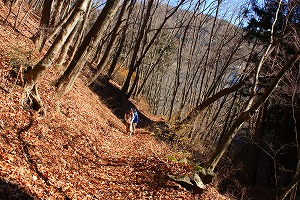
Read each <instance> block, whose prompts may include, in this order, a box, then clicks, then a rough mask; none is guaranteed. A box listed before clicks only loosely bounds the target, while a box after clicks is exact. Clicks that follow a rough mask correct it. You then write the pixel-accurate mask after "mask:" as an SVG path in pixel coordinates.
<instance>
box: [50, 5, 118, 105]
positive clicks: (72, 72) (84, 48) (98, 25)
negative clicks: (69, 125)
mask: <svg viewBox="0 0 300 200" xmlns="http://www.w3.org/2000/svg"><path fill="white" fill-rule="evenodd" d="M120 3H121V0H116V1H113V0H108V1H107V2H106V4H105V7H104V8H103V10H102V12H101V13H100V15H99V17H98V18H97V20H96V22H95V24H94V25H93V27H92V28H91V30H90V31H89V32H88V34H87V35H86V36H85V38H84V39H83V42H82V44H81V45H80V47H79V48H78V50H77V52H76V54H75V56H74V58H73V59H72V61H71V63H70V64H69V66H68V68H67V69H66V71H65V72H64V74H63V75H62V76H61V77H60V78H59V79H58V81H57V84H56V86H57V97H58V99H59V98H61V97H62V96H63V95H64V94H66V93H67V92H68V91H69V90H70V89H71V87H72V86H73V84H74V82H75V80H76V78H77V77H78V76H79V73H80V72H81V70H82V68H83V67H84V64H85V62H86V60H87V59H88V55H89V53H90V52H91V51H92V50H93V48H94V47H95V46H96V44H98V43H99V41H100V40H101V38H102V36H103V34H102V33H103V31H104V30H105V29H106V27H107V25H108V23H109V21H110V20H111V19H112V17H113V16H114V15H115V13H116V11H117V9H118V5H119V4H120Z"/></svg>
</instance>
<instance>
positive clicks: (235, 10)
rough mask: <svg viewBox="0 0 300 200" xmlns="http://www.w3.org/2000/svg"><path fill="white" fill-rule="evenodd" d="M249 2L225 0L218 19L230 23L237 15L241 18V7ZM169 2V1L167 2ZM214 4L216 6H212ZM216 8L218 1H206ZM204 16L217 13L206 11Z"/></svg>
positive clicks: (260, 3) (172, 1)
mask: <svg viewBox="0 0 300 200" xmlns="http://www.w3.org/2000/svg"><path fill="white" fill-rule="evenodd" d="M178 1H180V0H170V4H171V5H174V6H175V5H176V4H177V3H178ZM248 1H249V0H223V1H222V4H221V9H220V10H219V15H218V18H222V19H224V20H226V21H230V18H231V16H232V15H235V16H236V18H238V17H239V12H240V10H241V6H242V5H245V3H246V2H248ZM166 2H167V1H166ZM195 2H196V1H195ZM257 2H258V4H259V5H263V2H264V0H257ZM212 3H214V4H212ZM209 5H210V6H216V5H217V1H216V0H206V6H209ZM204 14H210V15H213V16H214V15H215V12H212V11H211V10H209V9H208V10H207V11H204ZM231 23H233V24H238V23H239V22H238V21H235V20H233V21H232V20H231Z"/></svg>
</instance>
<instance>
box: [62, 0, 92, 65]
mask: <svg viewBox="0 0 300 200" xmlns="http://www.w3.org/2000/svg"><path fill="white" fill-rule="evenodd" d="M92 3H93V1H92V0H90V3H89V5H88V9H87V12H86V13H85V15H84V18H83V23H82V25H81V28H80V30H79V31H78V36H77V40H76V41H75V44H74V46H73V48H72V51H71V54H70V56H69V58H68V60H67V62H66V64H65V66H69V65H70V63H71V61H72V60H73V58H74V56H75V53H76V51H77V49H78V47H79V45H80V42H81V41H82V37H83V33H84V30H85V28H86V26H87V22H88V19H89V15H90V12H91V7H92Z"/></svg>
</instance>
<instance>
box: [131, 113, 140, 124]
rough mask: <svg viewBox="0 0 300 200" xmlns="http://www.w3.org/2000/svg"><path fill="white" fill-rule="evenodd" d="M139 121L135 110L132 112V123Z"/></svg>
mask: <svg viewBox="0 0 300 200" xmlns="http://www.w3.org/2000/svg"><path fill="white" fill-rule="evenodd" d="M138 122H139V115H138V112H137V111H135V112H134V113H133V121H132V123H136V124H137V123H138Z"/></svg>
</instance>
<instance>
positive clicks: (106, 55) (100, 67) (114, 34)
mask: <svg viewBox="0 0 300 200" xmlns="http://www.w3.org/2000/svg"><path fill="white" fill-rule="evenodd" d="M129 2H130V1H129V0H124V3H123V6H122V9H121V12H120V14H119V17H118V20H117V22H116V25H115V27H114V29H113V31H112V35H111V39H110V41H109V43H108V45H107V48H106V50H105V52H104V54H103V56H102V58H101V60H100V62H99V64H98V65H97V72H96V74H95V75H94V76H93V77H92V78H91V79H90V80H89V82H88V84H87V85H90V84H92V83H93V82H94V81H95V80H96V79H97V78H98V76H99V75H100V74H101V72H102V70H103V68H104V67H105V66H106V65H107V63H108V60H109V58H110V55H111V53H112V50H113V47H114V46H115V43H116V41H117V35H118V32H119V31H120V29H121V24H122V22H123V17H124V15H125V14H126V10H127V6H128V5H129Z"/></svg>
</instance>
